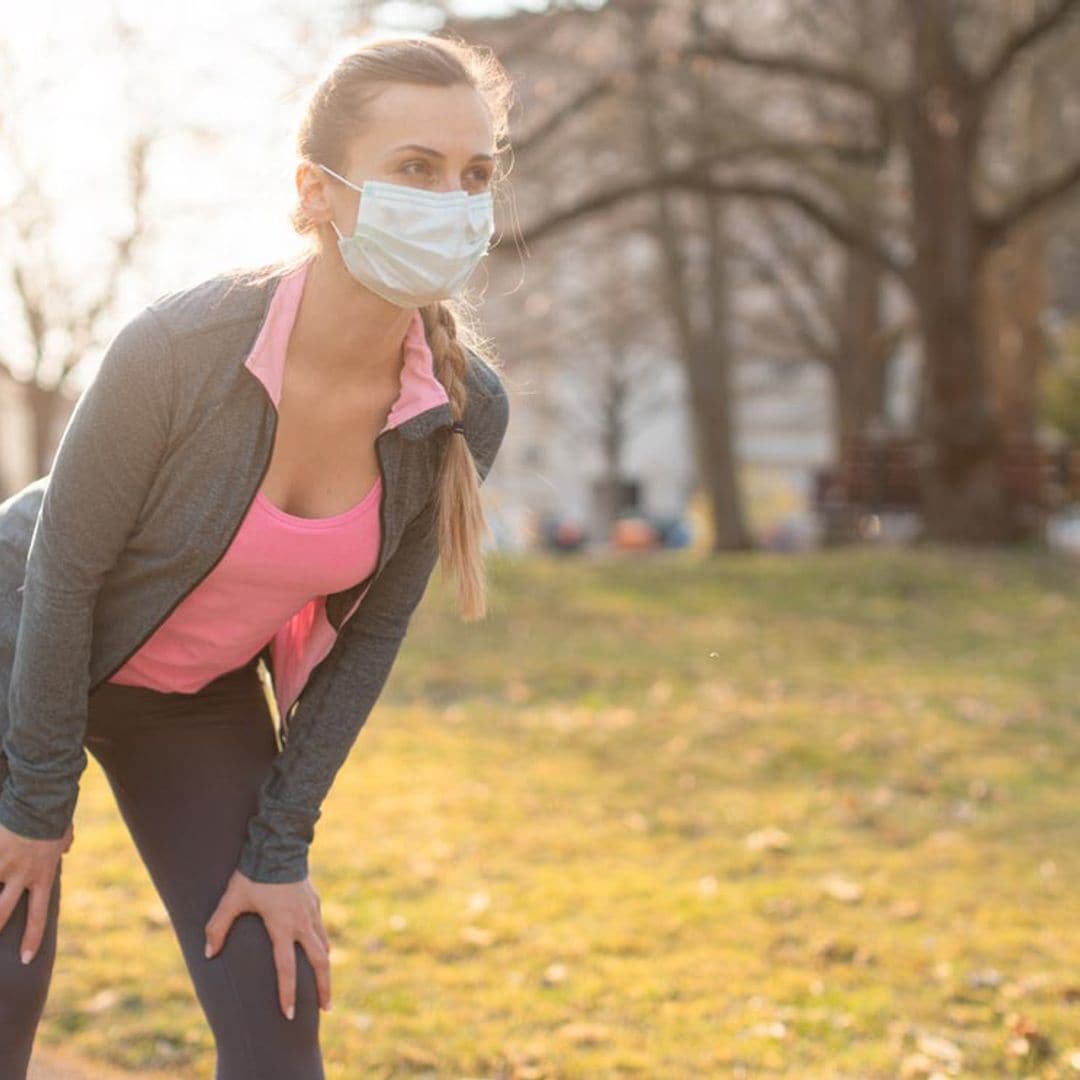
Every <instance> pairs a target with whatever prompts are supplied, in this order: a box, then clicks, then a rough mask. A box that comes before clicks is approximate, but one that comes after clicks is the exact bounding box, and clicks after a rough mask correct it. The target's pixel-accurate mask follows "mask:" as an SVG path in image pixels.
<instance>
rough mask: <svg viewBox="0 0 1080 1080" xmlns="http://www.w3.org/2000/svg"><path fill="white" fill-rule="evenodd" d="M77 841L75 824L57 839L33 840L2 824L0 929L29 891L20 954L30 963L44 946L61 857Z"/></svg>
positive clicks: (0, 832) (0, 844) (0, 846)
mask: <svg viewBox="0 0 1080 1080" xmlns="http://www.w3.org/2000/svg"><path fill="white" fill-rule="evenodd" d="M74 840H75V827H74V823H71V824H69V825H68V827H67V830H66V831H65V832H64V835H63V836H61V837H60V838H59V839H57V840H34V839H31V838H30V837H28V836H20V835H19V834H18V833H14V832H12V831H11V830H10V829H9V828H7V827H6V826H4V825H0V881H2V882H3V883H4V888H3V891H0V930H2V929H3V928H4V927H5V926H7V921H8V919H10V918H11V913H12V912H13V911H14V910H15V905H16V904H17V903H18V902H19V900H20V899H22V894H23V890H24V889H29V890H30V904H29V907H28V909H27V916H26V931H25V933H24V934H23V939H22V946H21V948H20V950H19V955H20V956H21V957H22V962H23V963H24V964H29V963H30V961H31V960H33V959H34V957H35V956H36V955H37V951H38V949H39V948H40V947H41V939H42V938H43V937H44V936H45V924H46V922H47V921H48V915H49V896H50V895H51V893H52V887H53V879H54V878H55V877H56V870H57V867H58V866H59V865H60V858H61V856H62V855H63V854H64V852H66V851H67V850H69V849H70V847H71V845H72V843H73V842H74Z"/></svg>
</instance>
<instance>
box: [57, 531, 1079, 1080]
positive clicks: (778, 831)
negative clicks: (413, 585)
mask: <svg viewBox="0 0 1080 1080" xmlns="http://www.w3.org/2000/svg"><path fill="white" fill-rule="evenodd" d="M491 567H492V569H491V581H492V609H493V610H492V614H491V616H490V617H489V619H488V620H487V621H485V622H482V623H476V624H462V623H460V622H459V621H458V619H457V617H456V616H455V615H454V613H453V607H452V603H451V600H452V593H451V590H450V588H449V587H448V586H447V585H446V584H444V583H443V582H442V581H441V579H440V577H439V576H438V573H437V574H436V576H435V578H434V579H433V582H432V585H431V587H430V589H429V592H428V595H427V597H426V598H425V601H424V604H423V605H422V607H421V609H420V611H419V612H418V613H417V615H416V617H415V619H414V622H413V628H412V630H411V632H410V635H409V638H408V640H407V642H406V643H405V646H404V648H403V652H402V655H401V658H400V660H399V663H398V665H397V667H396V669H395V671H394V673H393V675H392V677H391V682H390V684H389V686H388V687H387V690H386V692H385V694H384V696H383V699H382V701H381V702H380V704H379V705H378V706H377V708H376V710H375V712H374V713H373V715H372V718H371V720H370V721H369V724H368V726H367V727H366V728H365V730H364V732H363V733H362V734H361V736H360V739H359V741H358V743H357V745H356V748H355V750H354V753H353V756H352V758H351V759H350V761H349V763H348V764H347V765H346V767H345V768H344V769H343V771H342V773H341V774H340V776H339V778H338V781H337V784H336V785H335V788H334V790H333V792H332V794H331V797H330V799H329V800H328V801H327V803H326V805H325V811H324V815H323V819H322V821H321V822H320V824H319V827H318V833H317V837H316V843H315V846H314V848H313V853H312V873H313V879H314V882H315V884H316V887H317V888H318V889H319V892H320V895H321V897H322V901H323V910H324V917H325V919H326V922H327V927H328V930H329V933H330V935H331V938H332V941H333V945H334V948H333V953H332V962H333V982H334V1010H333V1012H331V1013H329V1014H324V1017H323V1021H322V1024H323V1027H322V1031H323V1045H324V1050H325V1057H326V1062H327V1075H328V1077H331V1078H335V1080H344V1078H349V1080H352V1078H359V1077H365V1078H367V1077H437V1078H443V1077H447V1078H465V1077H469V1078H480V1077H483V1078H492V1080H494V1078H497V1077H498V1078H505V1080H508V1078H514V1080H530V1078H532V1080H540V1078H555V1077H559V1078H563V1077H566V1078H586V1077H587V1078H614V1077H642V1078H660V1080H666V1078H673V1080H675V1078H680V1080H681V1078H684V1077H685V1078H691V1077H695V1078H696V1077H742V1076H745V1077H764V1076H783V1077H794V1078H798V1080H804V1078H806V1080H809V1078H815V1077H845V1078H855V1077H858V1078H875V1080H876V1078H893V1077H929V1076H933V1075H935V1074H937V1075H938V1076H941V1077H953V1076H959V1077H999V1076H1000V1077H1040V1078H1043V1077H1071V1076H1080V800H1078V788H1080V785H1078V779H1080V705H1078V702H1080V664H1078V656H1080V574H1078V573H1077V565H1076V563H1072V564H1069V563H1067V562H1065V561H1063V560H1062V559H1051V558H1049V557H1047V556H1045V555H1040V554H1037V553H1033V552H1019V553H1000V552H982V551H943V550H938V549H933V548H931V549H925V550H919V551H899V552H897V551H891V552H889V551H875V550H850V549H849V550H835V551H828V552H820V553H813V554H809V555H797V556H791V555H770V554H766V553H753V554H741V555H734V556H730V557H726V558H723V559H719V560H714V561H713V562H712V563H708V564H703V563H701V562H699V561H696V558H695V557H694V556H690V555H688V554H684V553H666V554H664V555H661V556H654V557H643V558H638V557H625V558H617V559H613V560H611V561H605V562H601V563H591V564H590V563H585V562H579V561H574V560H567V561H564V560H560V559H557V558H549V557H548V558H537V559H532V560H529V561H527V562H520V563H519V562H515V561H511V560H509V559H505V558H502V557H500V558H498V559H496V560H494V561H493V562H492V564H491ZM132 911H137V912H140V913H141V917H140V918H139V919H138V920H135V921H132V919H131V918H130V912H132ZM61 934H62V942H61V944H62V948H63V952H62V953H61V955H60V956H59V957H58V959H57V966H56V972H55V975H54V980H53V986H52V993H51V996H50V999H49V1003H48V1006H47V1011H46V1015H45V1018H44V1020H43V1022H42V1026H41V1029H40V1031H39V1036H38V1038H39V1044H40V1045H43V1046H50V1045H55V1046H63V1047H64V1048H65V1049H66V1050H69V1051H72V1052H76V1053H80V1054H82V1055H83V1056H85V1057H88V1058H95V1057H96V1058H98V1059H99V1060H102V1061H108V1062H109V1063H111V1064H112V1065H114V1066H115V1065H121V1066H124V1067H127V1068H129V1069H132V1070H137V1069H139V1068H146V1069H157V1070H163V1071H165V1072H166V1073H167V1074H168V1075H171V1076H175V1077H177V1078H208V1077H210V1076H212V1074H213V1060H214V1053H213V1045H212V1040H211V1037H210V1033H209V1030H208V1028H207V1027H206V1024H205V1021H204V1019H203V1017H202V1014H201V1012H200V1011H199V1009H198V1006H197V1004H196V1001H195V998H194V994H193V991H192V990H191V988H190V984H189V982H188V979H187V975H186V971H185V969H184V966H183V962H182V959H181V957H180V953H179V949H178V947H177V946H176V944H175V942H174V939H173V937H172V932H171V929H170V927H169V925H168V922H167V920H166V919H165V916H164V913H163V911H162V909H161V907H160V905H159V903H158V901H157V899H156V896H155V893H154V891H153V889H152V886H151V885H150V883H149V879H148V877H147V875H146V873H145V871H144V869H143V867H142V865H141V863H139V861H138V857H137V855H136V854H135V851H134V848H133V846H132V844H131V842H130V840H129V838H128V836H127V833H126V831H125V830H124V827H123V825H122V823H121V822H120V819H119V816H118V814H117V812H116V810H115V808H114V805H113V803H112V798H111V795H110V793H109V791H108V788H107V785H106V783H105V781H104V778H103V777H102V775H101V773H100V770H99V769H98V766H97V765H96V763H95V762H94V761H93V760H91V764H90V766H89V768H88V770H87V772H86V774H85V776H84V780H83V791H82V796H81V800H80V804H79V810H78V816H77V819H76V843H75V846H74V847H73V849H72V851H71V853H70V854H69V855H68V856H65V863H64V907H63V912H62V923H61Z"/></svg>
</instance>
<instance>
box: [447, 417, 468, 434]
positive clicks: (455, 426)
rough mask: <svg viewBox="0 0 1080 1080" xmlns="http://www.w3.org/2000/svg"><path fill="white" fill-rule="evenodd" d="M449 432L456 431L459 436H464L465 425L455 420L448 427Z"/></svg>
mask: <svg viewBox="0 0 1080 1080" xmlns="http://www.w3.org/2000/svg"><path fill="white" fill-rule="evenodd" d="M450 430H451V431H456V432H457V433H458V434H459V435H464V434H465V425H464V424H463V423H462V422H461V421H460V420H455V421H454V422H453V423H452V424H451V425H450Z"/></svg>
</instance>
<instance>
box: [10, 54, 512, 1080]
mask: <svg viewBox="0 0 1080 1080" xmlns="http://www.w3.org/2000/svg"><path fill="white" fill-rule="evenodd" d="M509 99H510V91H509V84H508V80H507V78H506V74H505V72H504V71H503V69H502V68H501V67H500V66H499V65H498V63H497V61H495V60H494V58H493V57H492V56H491V55H490V54H489V53H488V52H487V51H486V50H481V49H479V48H475V47H470V46H468V45H466V44H465V43H464V42H461V41H460V40H457V39H452V38H428V37H405V38H398V39H391V40H383V41H380V42H377V43H374V44H371V45H369V46H367V47H365V48H362V49H360V50H359V51H357V52H355V53H352V54H351V55H348V56H346V57H345V58H344V59H342V60H341V61H340V62H339V63H338V64H337V65H336V67H335V68H334V70H333V71H332V72H331V73H330V75H329V76H328V77H327V78H326V79H325V80H323V81H322V82H321V84H320V85H319V86H317V87H316V89H315V91H314V93H313V94H312V96H311V98H310V101H309V104H308V107H307V110H306V114H305V116H304V118H303V121H302V123H301V126H300V130H299V135H298V140H297V142H298V146H297V149H298V157H299V163H298V165H297V169H296V182H297V191H298V203H297V206H296V209H295V211H294V214H293V223H294V226H295V227H296V229H297V231H298V232H300V233H301V234H303V235H305V236H307V237H310V240H311V243H310V246H309V249H308V250H307V252H306V253H305V254H304V255H303V257H301V258H299V259H297V260H295V261H292V262H287V263H284V264H279V265H275V266H273V267H270V268H265V269H263V270H261V271H257V272H250V273H224V274H221V275H218V276H216V277H214V278H211V279H209V280H207V281H204V282H202V283H200V284H198V285H195V286H194V287H191V288H187V289H183V290H181V291H178V292H173V293H169V294H167V295H165V296H162V297H159V298H158V299H157V300H155V301H153V302H152V303H151V304H149V305H148V306H147V307H146V308H145V309H144V310H142V311H141V312H140V313H139V314H138V315H136V317H135V318H134V319H132V320H131V321H130V322H128V323H127V324H126V325H125V326H124V327H123V328H122V329H121V330H120V332H119V333H118V334H117V336H116V337H115V338H114V339H113V341H112V342H111V343H110V345H109V348H108V350H107V352H106V356H105V358H104V360H103V363H102V365H101V368H100V371H99V373H98V375H97V376H96V378H95V379H94V381H93V383H92V384H91V385H90V387H89V388H88V389H87V390H86V391H85V392H84V394H83V395H82V397H81V398H80V400H79V403H78V405H77V406H76V408H75V411H74V412H73V414H72V416H71V419H70V421H69V423H68V425H67V428H66V430H65V432H64V435H63V437H62V439H61V442H60V446H59V449H58V451H57V454H56V457H55V461H54V464H53V468H52V471H51V473H50V474H49V476H47V477H44V478H42V479H40V480H36V481H34V482H33V483H31V484H29V485H28V486H27V487H26V488H24V489H23V490H22V491H21V492H18V493H17V494H15V495H13V496H12V497H11V498H9V499H8V500H7V501H6V502H5V503H3V504H0V677H2V678H0V733H2V740H0V749H2V754H0V785H2V786H0V880H2V882H3V889H2V891H0V927H2V929H0V1076H2V1077H4V1078H5V1080H16V1078H17V1077H21V1076H25V1072H26V1068H27V1064H28V1061H29V1058H30V1052H31V1046H32V1043H33V1039H34V1034H35V1031H36V1028H37V1025H38V1022H39V1019H40V1016H41V1013H42V1010H43V1008H44V1004H45V1000H46V995H47V992H48V985H49V981H50V977H51V973H52V968H53V961H54V957H55V951H56V935H57V919H58V914H59V904H60V868H61V861H62V855H63V853H64V852H66V851H67V850H68V849H69V848H70V846H71V843H72V836H73V834H72V829H71V822H72V818H73V815H74V811H75V804H76V799H77V795H78V785H79V778H80V775H81V773H82V771H83V769H84V768H85V766H86V764H87V756H86V750H89V751H90V752H91V753H93V754H94V756H95V758H96V760H97V761H98V762H99V763H100V764H101V766H102V769H103V770H104V772H105V775H106V776H107V778H108V781H109V784H110V786H111V788H112V790H113V792H114V793H115V796H116V799H117V803H118V806H119V809H120V811H121V814H122V816H123V819H124V821H125V822H126V824H127V826H128V828H129V829H130V832H131V834H132V837H133V839H134V841H135V843H136V846H137V848H138V851H139V853H140V855H141V857H142V858H143V860H144V862H145V864H146V866H147V869H148V871H149V873H150V875H151V878H152V880H153V882H154V885H155V887H156V888H157V889H158V891H159V893H160V895H161V898H162V901H163V903H164V905H165V907H166V909H167V911H168V913H169V916H170V919H171V922H172V925H173V927H174V929H175V932H176V935H177V938H178V940H179V943H180V946H181V948H182V951H183V955H184V959H185V962H186V964H187V967H188V970H189V971H190V973H191V977H192V980H193V983H194V986H195V990H196V993H197V994H198V997H199V1000H200V1002H201V1004H202V1006H203V1008H204V1010H205V1012H206V1015H207V1018H208V1020H209V1023H210V1025H211V1027H212V1030H213V1033H214V1038H215V1042H216V1046H217V1052H218V1071H217V1074H216V1075H217V1078H218V1080H275V1078H278V1077H281V1078H285V1077H288V1078H289V1080H315V1078H317V1077H322V1076H323V1069H322V1061H321V1055H320V1051H319V1040H318V1030H319V1006H320V1005H321V1006H322V1007H323V1008H329V1007H330V971H329V963H328V949H329V942H328V939H327V935H326V931H325V929H324V927H323V925H322V920H321V918H320V913H319V899H318V896H317V895H316V893H315V890H314V888H313V887H312V884H311V882H310V880H309V878H308V864H307V855H308V848H309V846H310V844H311V842H312V840H313V837H314V826H315V823H316V821H317V820H318V818H319V817H320V815H321V809H320V807H321V804H322V802H323V800H324V798H325V796H326V794H327V792H328V791H329V789H330V786H331V784H332V781H333V779H334V777H335V775H336V773H337V771H338V770H339V768H340V767H341V765H342V763H343V762H344V761H345V759H346V757H347V755H348V753H349V751H350V748H351V747H352V745H353V743H354V741H355V739H356V737H357V735H358V733H359V731H360V729H361V727H362V726H363V724H364V721H365V720H366V718H367V715H368V713H369V712H370V710H371V708H372V706H373V705H374V704H375V701H376V700H377V698H378V696H379V694H380V692H381V690H382V687H383V685H384V683H385V681H386V679H387V676H388V675H389V673H390V669H391V666H392V665H393V663H394V660H395V657H396V655H397V652H398V649H399V646H400V645H401V642H402V639H403V638H404V636H405V632H406V628H407V626H408V623H409V619H410V616H411V614H412V612H413V610H414V609H415V608H416V606H417V604H418V603H419V601H420V599H421V597H422V596H423V593H424V591H425V587H426V585H427V583H428V580H429V578H430V575H431V572H432V570H433V569H434V565H435V563H436V562H437V561H439V559H440V557H441V560H442V565H443V571H444V573H451V572H452V573H453V574H454V575H456V581H457V595H458V599H459V604H460V607H461V611H462V614H463V617H465V618H467V619H473V618H478V617H480V616H482V615H483V614H484V613H485V587H484V577H483V562H482V538H483V534H485V530H486V523H485V520H484V516H483V512H482V509H481V503H480V498H479V492H478V486H479V484H480V483H481V482H482V481H483V479H484V477H485V476H486V475H487V473H488V470H489V469H490V468H491V466H492V464H493V462H494V460H495V456H496V454H497V452H498V449H499V446H500V444H501V442H502V439H503V435H504V433H505V430H506V426H507V422H508V416H509V412H508V402H507V394H506V389H505V386H504V383H503V380H502V377H501V375H500V374H499V371H498V368H497V362H496V361H495V359H494V358H493V357H491V356H485V355H482V350H481V348H480V343H479V340H478V338H473V337H471V336H468V335H467V328H466V327H464V326H462V327H461V328H460V332H459V325H458V321H457V320H456V319H455V315H454V313H453V310H452V307H451V305H449V304H448V303H447V302H446V301H448V300H450V299H451V298H452V297H455V296H456V295H457V294H458V293H459V292H460V290H461V289H462V288H463V286H464V284H465V282H466V280H467V278H468V277H469V276H470V274H471V273H472V271H473V270H474V269H475V268H476V267H477V265H478V264H479V263H480V261H481V260H482V259H483V257H484V255H485V253H486V250H487V246H488V243H489V241H490V238H491V236H492V233H493V218H492V198H493V192H494V189H495V182H496V175H495V174H496V169H497V166H498V158H499V154H500V152H501V150H502V148H503V147H502V145H501V143H502V140H503V138H504V136H505V133H506V114H507V110H508V102H509ZM467 337H468V342H469V343H468V344H466V338H467ZM260 659H261V660H262V661H263V662H264V666H265V669H266V671H267V672H268V674H269V676H270V683H271V685H272V697H273V701H274V703H275V705H276V712H277V714H278V716H279V718H280V729H281V730H280V743H279V739H278V737H277V736H278V733H277V732H276V730H275V726H274V723H273V715H272V711H271V707H270V706H271V701H270V698H268V696H267V694H266V693H265V692H264V689H263V682H262V680H261V678H260V674H259V670H258V663H259V661H260ZM84 747H85V749H84ZM204 946H205V951H204Z"/></svg>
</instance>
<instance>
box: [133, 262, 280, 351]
mask: <svg viewBox="0 0 1080 1080" xmlns="http://www.w3.org/2000/svg"><path fill="white" fill-rule="evenodd" d="M280 276H281V271H280V270H278V269H277V268H276V267H273V266H271V267H263V268H257V269H254V270H224V271H221V272H220V273H217V274H214V275H213V276H212V277H208V278H202V279H200V280H198V281H196V282H193V283H189V284H186V285H183V286H181V287H179V288H176V289H172V290H170V291H169V292H164V293H160V294H159V295H157V296H156V297H155V298H154V299H153V300H151V301H150V302H149V303H148V304H147V305H146V308H145V309H144V312H143V314H145V313H149V314H151V315H152V316H153V317H154V318H155V319H156V320H157V322H158V323H159V324H160V326H161V327H162V329H163V330H164V332H165V333H166V334H167V335H168V337H169V338H170V339H171V340H173V341H180V340H183V339H184V338H186V337H189V336H191V335H193V334H205V333H208V332H212V331H213V330H214V329H225V328H228V327H231V326H233V325H236V324H238V323H240V324H243V323H258V322H260V321H261V320H262V318H263V316H264V315H265V313H266V308H267V305H268V304H269V301H270V297H271V296H272V295H273V292H274V288H275V286H276V285H277V283H278V281H279V279H280Z"/></svg>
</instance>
